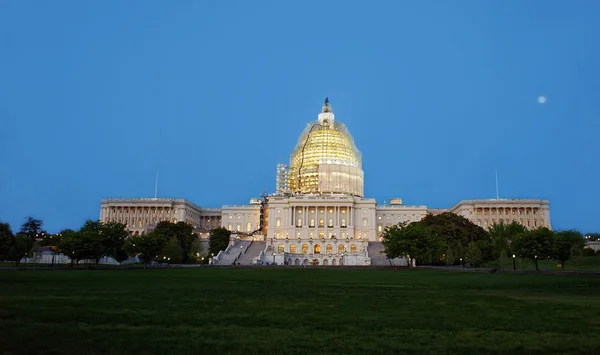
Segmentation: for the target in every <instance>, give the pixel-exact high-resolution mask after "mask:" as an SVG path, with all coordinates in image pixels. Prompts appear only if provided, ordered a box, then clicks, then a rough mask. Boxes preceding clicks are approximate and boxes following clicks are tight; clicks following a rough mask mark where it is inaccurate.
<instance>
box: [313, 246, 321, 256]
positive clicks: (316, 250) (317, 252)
mask: <svg viewBox="0 0 600 355" xmlns="http://www.w3.org/2000/svg"><path fill="white" fill-rule="evenodd" d="M314 253H315V254H321V245H319V244H315V248H314Z"/></svg>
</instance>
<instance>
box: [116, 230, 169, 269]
mask: <svg viewBox="0 0 600 355" xmlns="http://www.w3.org/2000/svg"><path fill="white" fill-rule="evenodd" d="M166 243H167V238H166V237H165V236H163V235H162V234H160V233H156V232H151V233H148V234H145V235H134V236H131V237H130V238H128V239H127V241H126V242H125V246H124V249H125V251H127V253H129V255H137V256H138V257H139V258H140V259H142V261H144V267H146V265H148V264H150V263H151V262H152V260H154V259H155V258H156V257H158V255H159V254H160V252H161V251H162V250H163V248H164V247H165V244H166Z"/></svg>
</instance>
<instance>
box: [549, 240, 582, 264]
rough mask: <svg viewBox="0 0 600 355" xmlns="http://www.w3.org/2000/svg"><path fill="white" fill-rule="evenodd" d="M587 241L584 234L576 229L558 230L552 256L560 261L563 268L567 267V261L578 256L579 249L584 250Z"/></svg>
mask: <svg viewBox="0 0 600 355" xmlns="http://www.w3.org/2000/svg"><path fill="white" fill-rule="evenodd" d="M584 247H585V241H584V239H583V235H582V234H581V233H580V232H578V231H576V230H565V231H560V232H557V233H556V234H555V236H554V243H553V248H552V257H553V258H554V259H557V260H559V261H560V266H561V269H562V270H564V269H565V263H566V262H567V260H569V259H571V258H572V257H573V256H578V255H579V254H580V253H579V250H583V248H584Z"/></svg>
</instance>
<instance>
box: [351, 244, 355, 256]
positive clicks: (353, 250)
mask: <svg viewBox="0 0 600 355" xmlns="http://www.w3.org/2000/svg"><path fill="white" fill-rule="evenodd" d="M350 252H351V253H353V254H354V253H356V244H352V245H350Z"/></svg>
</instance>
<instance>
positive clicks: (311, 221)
mask: <svg viewBox="0 0 600 355" xmlns="http://www.w3.org/2000/svg"><path fill="white" fill-rule="evenodd" d="M308 226H309V227H314V226H315V219H314V218H311V219H310V223H309V225H308Z"/></svg>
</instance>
